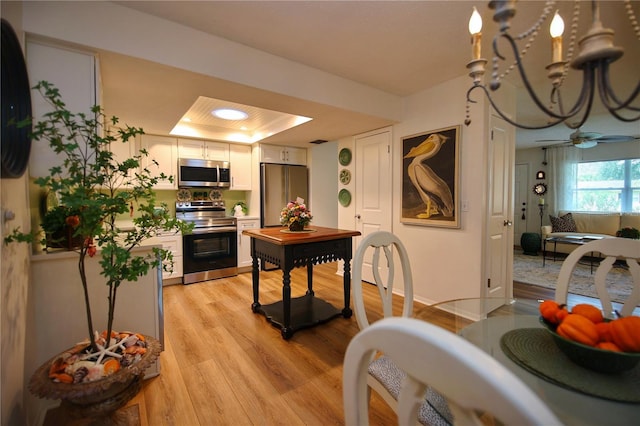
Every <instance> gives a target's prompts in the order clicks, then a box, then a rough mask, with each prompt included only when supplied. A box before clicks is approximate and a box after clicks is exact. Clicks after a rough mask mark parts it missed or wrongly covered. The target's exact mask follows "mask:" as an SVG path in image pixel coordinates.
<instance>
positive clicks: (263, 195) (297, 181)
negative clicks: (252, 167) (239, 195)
mask: <svg viewBox="0 0 640 426" xmlns="http://www.w3.org/2000/svg"><path fill="white" fill-rule="evenodd" d="M308 195H309V184H308V170H307V167H306V166H297V165H286V164H270V163H261V164H260V227H261V228H265V227H269V226H282V225H280V212H281V211H282V208H283V207H284V206H286V205H287V203H288V202H289V201H294V200H295V199H296V198H298V197H300V198H303V199H304V201H305V204H306V205H307V207H308V208H309V209H311V207H310V206H309V198H308Z"/></svg>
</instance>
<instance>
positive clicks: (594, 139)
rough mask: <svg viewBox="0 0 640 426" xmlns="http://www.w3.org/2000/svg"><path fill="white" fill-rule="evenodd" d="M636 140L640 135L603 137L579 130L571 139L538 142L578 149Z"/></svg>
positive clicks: (570, 136)
mask: <svg viewBox="0 0 640 426" xmlns="http://www.w3.org/2000/svg"><path fill="white" fill-rule="evenodd" d="M634 140H640V135H636V136H625V135H603V134H602V133H596V132H583V131H581V130H580V129H577V130H576V131H575V132H573V133H571V134H570V135H569V139H568V140H567V139H564V140H562V139H560V140H559V139H540V140H537V141H536V142H561V143H559V144H557V145H573V146H575V147H576V148H593V147H594V146H596V145H597V144H598V143H610V142H629V141H634Z"/></svg>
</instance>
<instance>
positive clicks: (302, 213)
mask: <svg viewBox="0 0 640 426" xmlns="http://www.w3.org/2000/svg"><path fill="white" fill-rule="evenodd" d="M311 219H313V216H312V215H311V211H309V210H307V206H306V205H305V204H304V200H303V199H302V198H298V199H297V200H296V201H290V202H289V203H287V205H286V206H285V207H284V208H283V209H282V212H280V223H281V224H282V225H283V226H287V227H289V230H290V231H292V232H299V231H302V230H304V227H305V226H307V225H308V224H309V223H311Z"/></svg>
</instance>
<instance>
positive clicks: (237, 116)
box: [211, 108, 249, 121]
mask: <svg viewBox="0 0 640 426" xmlns="http://www.w3.org/2000/svg"><path fill="white" fill-rule="evenodd" d="M211 114H213V115H215V116H216V117H218V118H222V119H223V120H232V121H240V120H246V119H247V117H249V114H247V113H246V112H244V111H240V110H239V109H233V108H219V109H215V110H213V111H211Z"/></svg>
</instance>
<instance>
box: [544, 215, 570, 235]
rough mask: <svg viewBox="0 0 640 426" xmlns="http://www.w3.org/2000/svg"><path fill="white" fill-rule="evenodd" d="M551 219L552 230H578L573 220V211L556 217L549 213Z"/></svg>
mask: <svg viewBox="0 0 640 426" xmlns="http://www.w3.org/2000/svg"><path fill="white" fill-rule="evenodd" d="M549 220H550V221H551V232H576V223H575V222H574V221H573V216H571V213H567V214H565V215H564V216H560V217H556V216H551V215H549Z"/></svg>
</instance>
